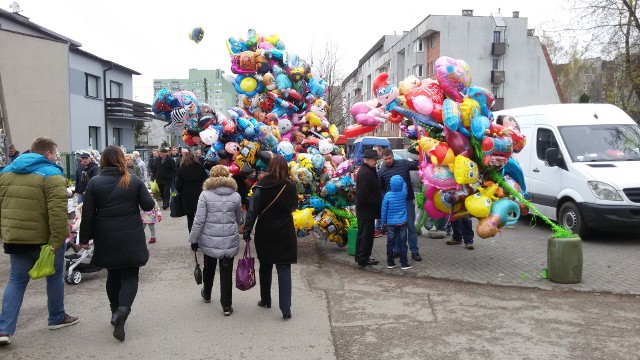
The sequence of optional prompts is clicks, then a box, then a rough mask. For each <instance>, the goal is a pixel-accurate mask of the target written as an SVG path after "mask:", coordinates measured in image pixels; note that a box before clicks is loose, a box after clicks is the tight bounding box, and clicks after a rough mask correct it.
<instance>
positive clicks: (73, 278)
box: [64, 270, 82, 285]
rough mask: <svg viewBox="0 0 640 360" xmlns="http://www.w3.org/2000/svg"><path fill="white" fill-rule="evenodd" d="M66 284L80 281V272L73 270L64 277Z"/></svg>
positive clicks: (76, 283)
mask: <svg viewBox="0 0 640 360" xmlns="http://www.w3.org/2000/svg"><path fill="white" fill-rule="evenodd" d="M64 280H65V281H66V282H67V284H71V285H78V284H80V281H82V273H81V272H80V271H75V270H74V271H73V272H71V273H70V274H67V276H66V277H65V278H64Z"/></svg>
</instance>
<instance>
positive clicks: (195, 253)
mask: <svg viewBox="0 0 640 360" xmlns="http://www.w3.org/2000/svg"><path fill="white" fill-rule="evenodd" d="M193 257H195V258H196V265H198V266H200V264H198V253H197V252H195V251H194V252H193Z"/></svg>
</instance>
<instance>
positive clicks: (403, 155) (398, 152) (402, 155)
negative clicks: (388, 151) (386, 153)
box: [393, 149, 422, 192]
mask: <svg viewBox="0 0 640 360" xmlns="http://www.w3.org/2000/svg"><path fill="white" fill-rule="evenodd" d="M393 158H394V159H404V160H409V161H420V157H419V156H418V155H416V154H412V153H410V152H409V151H407V149H394V150H393ZM410 175H411V185H413V192H420V191H422V179H421V178H420V175H419V174H418V172H417V171H411V172H410Z"/></svg>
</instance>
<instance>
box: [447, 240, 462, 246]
mask: <svg viewBox="0 0 640 360" xmlns="http://www.w3.org/2000/svg"><path fill="white" fill-rule="evenodd" d="M460 244H462V240H453V239H451V240H447V245H460Z"/></svg>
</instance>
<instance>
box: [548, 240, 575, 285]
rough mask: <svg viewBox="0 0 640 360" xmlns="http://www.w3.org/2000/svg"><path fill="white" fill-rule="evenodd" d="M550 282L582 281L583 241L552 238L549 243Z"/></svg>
mask: <svg viewBox="0 0 640 360" xmlns="http://www.w3.org/2000/svg"><path fill="white" fill-rule="evenodd" d="M547 267H548V268H549V272H548V275H549V280H551V281H553V282H556V283H560V284H577V283H579V282H580V281H582V240H581V239H580V238H579V237H575V238H560V239H558V238H556V237H554V236H551V237H550V238H549V242H548V243H547Z"/></svg>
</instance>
